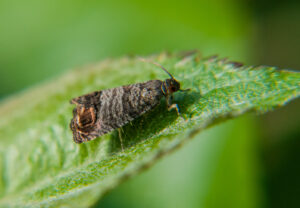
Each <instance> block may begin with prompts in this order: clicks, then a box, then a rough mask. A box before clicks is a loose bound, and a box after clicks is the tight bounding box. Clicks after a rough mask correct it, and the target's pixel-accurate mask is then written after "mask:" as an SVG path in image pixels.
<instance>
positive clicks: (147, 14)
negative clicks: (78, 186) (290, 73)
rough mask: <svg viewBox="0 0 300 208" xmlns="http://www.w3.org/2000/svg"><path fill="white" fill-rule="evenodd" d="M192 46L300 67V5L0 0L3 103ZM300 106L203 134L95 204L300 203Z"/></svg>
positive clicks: (244, 0)
mask: <svg viewBox="0 0 300 208" xmlns="http://www.w3.org/2000/svg"><path fill="white" fill-rule="evenodd" d="M191 49H198V50H199V51H201V52H202V54H203V56H209V55H215V54H218V55H219V56H221V57H229V58H230V59H232V60H236V61H241V62H244V63H245V64H251V65H260V64H264V65H275V66H278V67H280V68H289V69H294V70H297V69H300V61H299V54H300V3H299V1H297V0H294V1H293V0H287V1H271V0H263V1H259V0H252V1H250V0H240V1H238V0H227V1H225V0H211V1H199V0H198V1H196V0H186V1H163V0H161V1H158V0H152V1H138V0H127V1H120V0H117V1H96V0H90V1H79V0H51V1H50V0H49V1H46V0H45V1H39V0H27V1H17V0H0V99H5V97H8V96H9V95H10V94H13V93H16V92H20V91H21V90H23V89H25V88H27V87H29V86H32V85H35V84H37V83H41V82H43V80H49V79H51V78H55V77H57V76H59V74H62V73H64V71H66V70H70V69H71V68H74V67H80V66H83V65H85V64H90V63H94V62H98V61H100V60H102V59H104V58H107V57H118V56H122V55H128V54H129V55H130V54H139V55H147V54H151V53H156V52H161V51H163V50H166V51H180V50H191ZM299 104H300V103H299V100H297V101H294V102H292V103H290V104H289V105H288V106H285V107H283V108H281V109H279V110H277V111H275V112H272V113H268V114H266V115H264V116H260V117H257V116H254V115H250V116H249V115H248V116H243V117H242V118H239V119H236V120H232V121H229V122H227V123H225V124H222V125H219V126H216V127H213V128H211V129H209V130H207V131H205V132H203V133H201V134H200V135H198V136H197V138H195V139H194V140H192V141H191V142H189V143H188V144H187V145H185V146H184V147H183V148H182V149H180V150H179V151H177V152H175V153H174V154H172V155H170V156H168V157H166V158H164V159H163V160H161V161H160V162H158V163H157V164H156V165H154V167H152V168H151V169H150V170H148V171H146V172H145V173H143V174H141V175H139V176H137V177H135V178H133V179H131V180H129V181H127V182H125V183H124V184H122V185H121V186H120V187H118V188H117V189H115V190H113V191H112V192H110V193H108V194H107V195H106V196H105V197H104V199H102V200H101V201H99V203H98V204H97V205H95V207H300V201H299V199H298V196H299V194H300V177H299V175H300V166H299V164H300V151H299V147H300V140H299V138H300V134H299V127H300V112H299Z"/></svg>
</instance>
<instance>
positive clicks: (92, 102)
mask: <svg viewBox="0 0 300 208" xmlns="http://www.w3.org/2000/svg"><path fill="white" fill-rule="evenodd" d="M153 64H155V65H157V66H159V67H160V68H161V69H162V70H164V71H165V72H166V73H167V74H168V75H169V76H170V78H169V79H166V80H164V81H161V80H150V81H147V82H143V83H136V84H130V85H126V86H121V87H116V88H112V89H105V90H101V91H95V92H92V93H89V94H86V95H82V96H80V97H76V98H73V99H72V100H71V101H70V103H71V104H75V105H76V107H75V108H74V109H73V118H72V120H71V123H70V128H71V130H72V132H73V139H74V142H76V143H82V142H87V141H90V140H94V139H96V138H97V137H99V136H101V135H103V134H107V133H109V132H111V131H113V130H114V129H119V128H120V127H122V126H124V125H125V124H127V123H128V122H130V121H132V120H134V119H135V118H137V117H139V116H141V115H143V114H144V113H146V112H147V111H149V110H151V109H153V108H154V107H155V106H157V105H158V104H159V103H160V101H161V99H162V98H163V97H165V98H166V103H167V107H168V110H171V109H176V111H177V113H178V114H180V112H179V107H178V105H177V104H176V103H172V100H173V93H174V92H177V91H179V90H181V89H180V83H179V82H178V81H177V80H176V79H175V78H174V77H173V76H172V75H171V74H170V73H169V72H168V71H167V70H166V69H165V68H164V67H163V66H161V65H160V64H158V63H155V62H153ZM120 139H121V138H120ZM121 145H122V140H121ZM122 149H123V146H122Z"/></svg>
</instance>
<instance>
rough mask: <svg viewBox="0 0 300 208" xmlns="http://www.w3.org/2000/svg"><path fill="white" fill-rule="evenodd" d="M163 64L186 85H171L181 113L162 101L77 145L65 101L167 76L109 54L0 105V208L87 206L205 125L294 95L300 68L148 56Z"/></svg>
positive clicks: (265, 108)
mask: <svg viewBox="0 0 300 208" xmlns="http://www.w3.org/2000/svg"><path fill="white" fill-rule="evenodd" d="M148 58H149V59H151V60H155V61H157V62H159V63H161V64H162V65H164V66H165V67H166V68H167V69H168V70H169V71H170V72H171V73H172V74H173V75H174V77H176V78H177V79H178V80H179V81H180V82H181V85H182V88H183V89H184V88H191V90H190V91H188V92H177V93H176V94H175V99H174V100H175V101H176V102H177V103H178V105H179V107H180V109H181V112H182V115H183V118H182V117H178V116H177V114H176V112H175V111H171V112H168V111H167V109H166V104H165V101H164V100H163V101H162V103H161V105H159V106H158V107H157V108H155V109H154V110H152V111H151V112H149V113H147V114H146V115H144V116H141V117H140V118H138V119H136V120H134V121H133V122H132V123H130V124H128V125H126V126H125V127H124V128H123V133H122V137H123V139H124V141H125V146H126V149H125V151H123V152H122V151H121V150H120V143H119V138H118V134H117V133H116V132H113V133H111V134H108V135H105V136H102V137H101V138H99V139H96V140H94V141H91V142H88V143H84V144H81V145H78V144H75V143H74V142H73V141H72V133H71V131H70V129H69V122H70V119H71V116H72V108H73V107H74V106H71V105H70V104H69V102H68V101H69V100H70V99H71V98H73V97H76V96H79V95H82V94H84V93H88V92H91V91H94V90H100V89H105V88H111V87H117V86H120V85H126V84H130V83H136V82H142V81H146V80H150V79H165V78H167V75H166V74H165V73H164V72H163V71H162V70H161V69H159V68H157V67H156V66H154V65H151V64H149V63H144V62H141V61H139V60H138V59H137V58H130V57H124V58H121V59H114V60H105V61H103V62H101V63H99V64H95V65H90V66H88V67H85V68H82V69H79V70H74V71H70V72H69V73H67V74H66V75H64V76H62V77H61V78H59V79H58V80H53V81H51V82H50V83H48V84H44V85H40V86H37V87H36V88H34V89H30V90H28V91H27V92H23V93H21V94H19V95H16V96H15V97H12V98H11V99H10V100H7V101H6V102H4V103H3V104H2V105H1V107H0V115H1V117H0V137H1V140H0V154H1V160H0V197H1V199H0V206H4V207H5V206H7V207H14V206H16V207H18V206H20V207H26V206H27V207H32V206H33V207H40V206H45V207H66V206H80V207H86V206H89V205H92V204H94V203H95V202H96V201H97V200H99V198H100V197H101V196H103V194H105V193H106V192H107V191H109V190H111V189H113V188H114V187H116V186H117V185H119V184H120V183H121V182H122V181H124V180H125V179H127V178H129V177H132V176H134V175H136V174H137V173H139V172H140V171H142V170H144V169H145V168H147V167H149V166H151V165H152V164H153V163H154V162H155V161H156V160H157V159H159V158H160V157H162V156H164V155H166V154H167V153H169V152H170V151H172V150H174V149H176V148H178V147H180V145H182V144H183V143H184V142H185V141H187V140H188V139H190V138H192V137H194V136H195V135H196V134H198V133H199V132H200V131H201V130H203V129H205V128H207V127H209V126H211V125H214V124H216V123H218V122H222V121H224V120H226V119H228V118H231V117H236V116H239V115H241V114H243V113H245V112H248V111H256V112H259V113H261V112H266V111H268V110H272V109H273V108H275V107H279V106H282V105H284V104H285V103H286V102H288V101H289V100H291V99H293V98H296V97H297V96H299V94H300V86H299V80H300V74H299V73H295V72H289V71H279V70H277V69H275V68H273V67H256V68H254V67H237V66H236V64H235V63H231V62H228V61H226V60H218V59H216V58H210V59H201V58H200V56H199V55H198V54H192V55H189V56H181V55H180V54H172V55H167V54H164V53H162V54H159V55H155V56H151V57H148Z"/></svg>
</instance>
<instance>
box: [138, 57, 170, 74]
mask: <svg viewBox="0 0 300 208" xmlns="http://www.w3.org/2000/svg"><path fill="white" fill-rule="evenodd" d="M139 59H140V60H141V61H143V62H148V63H151V64H154V65H155V66H158V67H160V68H161V69H162V70H164V71H165V72H166V73H167V74H168V75H169V76H170V77H171V78H172V79H175V78H174V77H173V75H172V74H171V73H170V72H168V70H167V69H166V68H165V67H163V66H162V65H160V64H159V63H156V62H154V61H150V60H147V59H144V58H142V57H139Z"/></svg>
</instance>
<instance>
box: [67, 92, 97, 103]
mask: <svg viewBox="0 0 300 208" xmlns="http://www.w3.org/2000/svg"><path fill="white" fill-rule="evenodd" d="M101 93H102V91H95V92H92V93H89V94H86V95H82V96H79V97H76V98H73V99H72V100H71V101H70V103H71V104H76V105H83V106H91V105H99V104H100V99H101Z"/></svg>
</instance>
